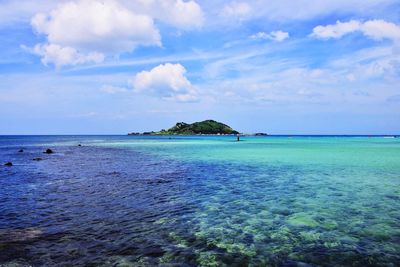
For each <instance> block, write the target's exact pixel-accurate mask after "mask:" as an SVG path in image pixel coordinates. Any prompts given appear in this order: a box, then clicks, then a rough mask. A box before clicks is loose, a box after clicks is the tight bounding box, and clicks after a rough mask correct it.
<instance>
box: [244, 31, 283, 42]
mask: <svg viewBox="0 0 400 267" xmlns="http://www.w3.org/2000/svg"><path fill="white" fill-rule="evenodd" d="M250 38H251V39H254V40H257V39H264V40H273V41H277V42H282V41H284V40H285V39H287V38H289V33H288V32H283V31H273V32H270V33H266V32H258V33H256V34H253V35H251V36H250Z"/></svg>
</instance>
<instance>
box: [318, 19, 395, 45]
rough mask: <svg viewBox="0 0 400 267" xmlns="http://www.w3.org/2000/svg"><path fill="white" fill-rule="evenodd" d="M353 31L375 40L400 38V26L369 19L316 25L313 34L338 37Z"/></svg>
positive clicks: (325, 37)
mask: <svg viewBox="0 0 400 267" xmlns="http://www.w3.org/2000/svg"><path fill="white" fill-rule="evenodd" d="M353 32H361V33H362V34H364V35H365V36H367V37H369V38H371V39H374V40H381V39H391V40H395V41H396V40H400V26H399V25H396V24H394V23H391V22H387V21H384V20H368V21H366V22H360V21H357V20H351V21H349V22H340V21H337V22H336V24H331V25H326V26H322V25H319V26H317V27H315V28H314V29H313V33H312V34H311V36H312V37H316V38H321V39H330V38H336V39H338V38H341V37H342V36H344V35H346V34H349V33H353Z"/></svg>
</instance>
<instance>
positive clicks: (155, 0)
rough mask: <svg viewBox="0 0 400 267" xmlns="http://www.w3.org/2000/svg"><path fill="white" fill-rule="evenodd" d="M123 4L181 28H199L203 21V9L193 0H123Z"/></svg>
mask: <svg viewBox="0 0 400 267" xmlns="http://www.w3.org/2000/svg"><path fill="white" fill-rule="evenodd" d="M124 4H125V5H126V6H127V7H128V8H129V9H131V10H136V11H137V12H139V13H143V14H148V15H149V16H151V17H153V18H154V19H156V20H158V21H161V22H163V23H165V24H168V25H171V26H174V27H176V28H178V29H182V30H190V29H193V28H199V27H201V26H202V25H203V23H204V14H203V11H202V9H201V7H200V5H199V4H197V3H196V2H195V1H193V0H191V1H183V0H145V1H144V0H124Z"/></svg>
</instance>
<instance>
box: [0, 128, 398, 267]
mask: <svg viewBox="0 0 400 267" xmlns="http://www.w3.org/2000/svg"><path fill="white" fill-rule="evenodd" d="M242 139H243V141H241V142H235V138H234V137H204V136H202V137H158V138H157V137H140V136H0V163H1V166H0V266H319V265H320V266H400V139H398V138H384V137H307V136H295V137H289V136H278V137H243V138H242ZM78 144H82V146H78ZM21 148H22V149H23V150H24V152H18V150H19V149H21ZM47 148H51V149H53V150H54V151H55V153H54V154H43V153H42V152H43V151H44V150H45V149H47ZM37 157H41V158H42V160H40V161H34V160H32V159H33V158H37ZM8 161H12V162H13V164H14V165H13V166H12V167H7V166H3V164H4V163H6V162H8Z"/></svg>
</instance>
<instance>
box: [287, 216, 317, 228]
mask: <svg viewBox="0 0 400 267" xmlns="http://www.w3.org/2000/svg"><path fill="white" fill-rule="evenodd" d="M288 222H289V224H291V225H293V226H306V227H316V226H318V225H319V223H318V222H317V221H316V220H314V219H313V218H312V217H311V216H310V215H309V214H306V213H303V212H300V213H295V214H293V215H292V216H290V217H289V219H288Z"/></svg>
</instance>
